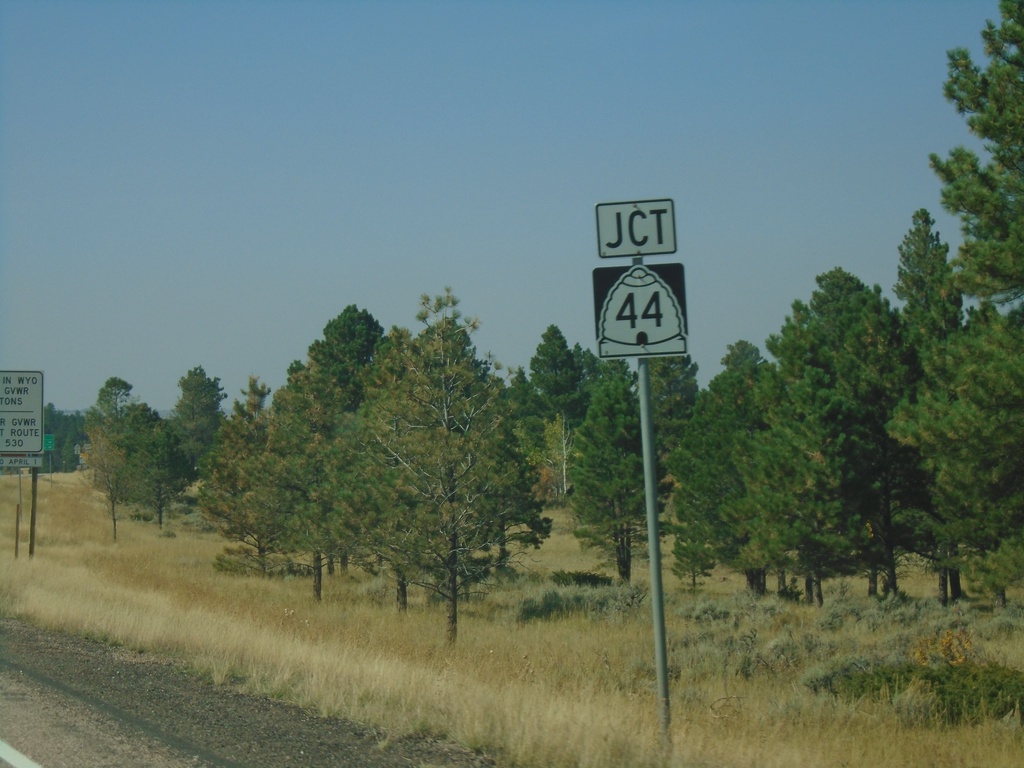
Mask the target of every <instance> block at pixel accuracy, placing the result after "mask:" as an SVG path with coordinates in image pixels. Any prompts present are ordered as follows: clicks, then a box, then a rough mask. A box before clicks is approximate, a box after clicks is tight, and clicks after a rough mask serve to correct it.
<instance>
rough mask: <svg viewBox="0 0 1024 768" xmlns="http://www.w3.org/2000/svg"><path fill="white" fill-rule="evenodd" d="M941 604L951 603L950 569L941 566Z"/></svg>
mask: <svg viewBox="0 0 1024 768" xmlns="http://www.w3.org/2000/svg"><path fill="white" fill-rule="evenodd" d="M939 604H940V605H942V606H947V605H949V569H947V568H939Z"/></svg>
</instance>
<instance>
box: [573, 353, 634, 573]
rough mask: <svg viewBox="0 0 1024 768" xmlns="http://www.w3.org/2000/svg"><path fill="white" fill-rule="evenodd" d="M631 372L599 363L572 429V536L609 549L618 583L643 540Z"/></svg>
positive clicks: (621, 364)
mask: <svg viewBox="0 0 1024 768" xmlns="http://www.w3.org/2000/svg"><path fill="white" fill-rule="evenodd" d="M634 378H635V377H634V376H633V374H632V373H631V372H630V371H629V369H628V367H627V366H626V364H625V363H624V362H622V361H621V360H614V361H608V362H606V363H604V364H603V365H602V375H601V376H600V378H599V379H598V381H597V383H596V384H595V386H594V390H593V393H592V396H591V401H590V407H589V408H588V409H587V417H586V419H585V420H584V422H583V424H582V425H581V426H580V428H579V429H578V430H577V432H576V461H575V464H574V467H573V485H574V492H573V495H572V508H573V512H574V514H575V516H576V520H577V526H576V529H575V531H574V533H575V534H576V536H577V537H578V538H579V539H581V541H583V542H584V543H585V544H587V545H589V546H593V547H596V548H598V549H601V550H603V551H605V552H607V553H608V555H609V557H610V560H611V562H612V563H613V564H614V566H615V569H616V572H617V573H618V575H619V578H621V579H622V580H623V581H629V580H630V578H631V576H632V567H633V566H632V563H633V555H634V548H635V546H636V545H637V543H638V542H640V543H641V546H642V542H644V541H645V533H644V532H645V530H646V510H645V506H644V474H643V472H644V469H643V448H642V445H641V436H640V406H639V403H638V400H637V393H636V386H635V381H634Z"/></svg>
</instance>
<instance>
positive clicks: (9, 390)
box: [0, 371, 43, 453]
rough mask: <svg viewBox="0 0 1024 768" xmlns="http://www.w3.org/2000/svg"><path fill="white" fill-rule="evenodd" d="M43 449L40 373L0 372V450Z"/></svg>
mask: <svg viewBox="0 0 1024 768" xmlns="http://www.w3.org/2000/svg"><path fill="white" fill-rule="evenodd" d="M42 450H43V374H42V373H41V372H40V371H0V453H41V452H42Z"/></svg>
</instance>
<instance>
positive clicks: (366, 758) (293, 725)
mask: <svg viewBox="0 0 1024 768" xmlns="http://www.w3.org/2000/svg"><path fill="white" fill-rule="evenodd" d="M0 740H3V741H6V742H7V743H8V744H10V745H11V746H13V747H14V748H15V749H18V750H19V751H21V752H23V753H24V754H26V755H28V756H29V757H31V758H32V759H33V760H35V761H36V762H38V763H40V764H41V765H44V766H46V767H47V768H50V766H56V765H61V766H67V768H74V767H75V766H78V765H81V766H102V765H110V766H118V765H149V766H153V768H177V766H210V767H211V768H220V767H221V766H223V767H224V768H234V767H235V766H246V767H251V768H261V767H262V766H266V767H267V768H277V767H279V766H296V767H297V766H317V768H327V767H330V766H337V767H338V768H378V767H379V768H392V767H394V768H399V767H404V768H409V767H410V766H413V767H415V768H426V767H428V766H430V767H431V768H490V767H492V766H493V765H494V763H493V761H491V760H489V759H487V758H486V757H483V756H480V755H478V754H476V753H474V752H471V751H469V750H467V749H465V748H463V747H460V746H458V745H455V744H451V743H448V742H444V741H440V740H435V739H429V738H424V737H402V738H395V739H391V738H388V735H387V734H386V733H384V732H382V731H379V730H375V729H372V728H368V727H366V726H362V725H359V724H356V723H352V722H348V721H344V720H339V719H335V718H323V717H319V716H316V715H315V714H312V713H310V712H308V711H306V710H303V709H302V708H300V707H296V706H293V705H290V704H286V703H283V702H279V701H274V700H271V699H267V698H262V697H258V696H252V695H249V694H244V693H239V692H237V691H234V690H231V689H230V688H229V687H226V686H216V685H213V684H211V683H209V682H207V681H205V680H203V679H202V678H200V677H199V676H197V675H195V674H193V673H191V672H189V671H187V670H186V669H184V668H183V667H182V666H181V665H180V664H178V663H176V662H174V661H171V660H168V659H166V658H162V657H159V656H154V655H152V654H145V653H138V652H135V651H130V650H126V649H123V648H116V647H111V646H107V645H105V644H103V643H100V642H96V641H93V640H89V639H86V638H82V637H78V636H75V635H68V634H63V633H59V632H52V631H48V630H44V629H40V628H38V627H35V626H33V625H31V624H28V623H26V622H23V621H20V620H17V619H9V618H3V619H0Z"/></svg>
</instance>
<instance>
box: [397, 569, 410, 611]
mask: <svg viewBox="0 0 1024 768" xmlns="http://www.w3.org/2000/svg"><path fill="white" fill-rule="evenodd" d="M395 581H396V588H395V601H396V602H397V603H398V612H399V613H405V612H406V611H407V610H409V582H408V581H406V580H405V579H404V578H403V577H402V574H400V573H399V574H396V576H395Z"/></svg>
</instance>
